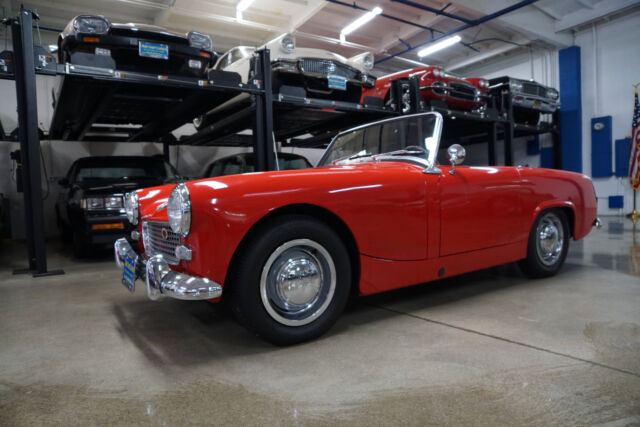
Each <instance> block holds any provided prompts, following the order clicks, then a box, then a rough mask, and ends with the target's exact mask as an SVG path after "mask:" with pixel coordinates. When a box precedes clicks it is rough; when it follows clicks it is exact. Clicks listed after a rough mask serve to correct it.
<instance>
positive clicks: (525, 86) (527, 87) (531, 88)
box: [489, 76, 560, 125]
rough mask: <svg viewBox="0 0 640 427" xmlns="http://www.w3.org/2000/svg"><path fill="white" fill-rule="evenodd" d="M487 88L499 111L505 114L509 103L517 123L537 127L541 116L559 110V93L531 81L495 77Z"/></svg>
mask: <svg viewBox="0 0 640 427" xmlns="http://www.w3.org/2000/svg"><path fill="white" fill-rule="evenodd" d="M489 88H490V89H489V93H490V95H491V96H492V97H493V99H494V103H495V105H496V107H497V108H498V110H499V111H502V112H504V113H505V114H506V108H507V105H508V102H509V103H511V105H512V106H513V119H514V121H515V122H517V123H522V124H527V125H537V124H538V122H539V121H540V115H541V114H553V113H555V112H556V111H557V110H558V108H560V99H559V98H560V94H559V92H558V91H557V90H556V89H554V88H552V87H549V86H545V85H542V84H540V83H538V82H535V81H533V80H523V79H516V78H513V77H509V76H502V77H496V78H493V79H490V80H489Z"/></svg>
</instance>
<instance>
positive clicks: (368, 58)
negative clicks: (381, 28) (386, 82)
mask: <svg viewBox="0 0 640 427" xmlns="http://www.w3.org/2000/svg"><path fill="white" fill-rule="evenodd" d="M373 61H374V58H373V54H372V53H371V52H367V53H366V54H365V55H364V57H363V58H362V66H363V67H364V69H365V70H367V71H370V70H372V69H373Z"/></svg>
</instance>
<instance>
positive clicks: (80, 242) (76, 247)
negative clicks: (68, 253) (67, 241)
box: [73, 232, 93, 258]
mask: <svg viewBox="0 0 640 427" xmlns="http://www.w3.org/2000/svg"><path fill="white" fill-rule="evenodd" d="M92 251H93V248H92V247H91V245H90V244H89V242H87V239H86V238H85V237H84V236H83V235H82V234H81V233H79V232H74V233H73V256H75V257H76V258H86V257H88V256H90V255H91V254H92Z"/></svg>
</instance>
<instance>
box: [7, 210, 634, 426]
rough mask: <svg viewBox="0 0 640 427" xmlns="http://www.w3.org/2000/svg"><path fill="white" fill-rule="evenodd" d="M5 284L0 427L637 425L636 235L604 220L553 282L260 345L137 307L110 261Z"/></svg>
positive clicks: (241, 334) (365, 314)
mask: <svg viewBox="0 0 640 427" xmlns="http://www.w3.org/2000/svg"><path fill="white" fill-rule="evenodd" d="M49 252H50V257H49V265H50V268H64V270H65V271H66V274H65V275H63V276H52V277H44V278H38V279H33V278H31V277H28V276H14V275H12V273H11V271H12V269H14V268H19V267H23V262H24V259H25V253H24V247H23V246H21V245H18V244H12V243H9V242H3V243H2V250H1V251H0V425H33V424H37V425H41V424H55V425H102V424H117V425H133V424H143V425H184V424H218V425H326V424H332V425H333V424H347V425H429V424H438V425H443V424H456V425H504V424H508V425H549V424H563V425H592V424H603V425H611V426H624V425H638V424H640V224H638V231H637V232H635V233H634V231H633V228H632V224H631V222H629V221H628V220H623V219H617V218H613V219H608V220H606V222H605V225H604V227H603V228H602V229H601V230H594V231H593V232H592V233H591V234H590V235H589V237H587V239H585V240H584V241H582V242H572V247H571V252H570V255H569V257H568V259H567V262H566V264H565V266H564V268H563V270H562V271H561V272H560V274H558V275H557V276H556V277H553V278H550V279H544V280H535V281H534V280H529V279H526V278H525V277H523V276H522V274H521V273H520V272H519V271H518V269H517V267H515V266H514V265H506V266H502V267H498V268H494V269H490V270H485V271H481V272H476V273H472V274H467V275H464V276H461V277H456V278H451V279H447V280H442V281H440V282H434V283H431V284H426V285H421V286H417V287H412V288H409V289H404V290H400V291H396V292H391V293H387V294H384V295H378V296H374V297H369V298H362V299H358V300H355V301H353V302H352V303H351V304H350V306H349V307H348V308H347V310H346V312H345V313H344V314H343V316H342V317H341V319H340V320H339V321H338V323H337V324H336V326H335V327H334V328H333V329H332V330H331V331H330V332H329V333H328V334H327V335H326V336H324V337H322V338H321V339H318V340H316V341H314V342H310V343H306V344H303V345H298V346H294V347H289V348H277V347H273V346H271V345H269V344H266V343H264V342H262V341H260V340H258V339H257V338H255V337H254V336H252V335H251V334H249V333H248V332H246V331H245V330H244V329H243V328H241V327H240V326H238V325H237V324H236V323H235V322H234V321H233V319H231V318H230V316H229V315H228V314H227V313H226V312H225V311H224V310H223V309H221V308H220V307H217V306H214V305H211V304H208V303H206V302H182V301H175V300H173V301H164V302H152V301H149V300H148V299H147V298H146V296H145V295H144V294H142V293H137V294H136V295H134V296H132V295H131V294H129V293H128V292H127V291H126V290H125V289H124V288H123V287H122V286H121V285H120V284H119V278H118V271H117V270H116V267H115V266H114V265H113V263H112V259H111V256H110V254H109V253H105V254H104V256H102V257H95V258H93V259H90V260H88V261H87V260H84V261H76V260H74V259H72V257H71V254H70V252H71V251H70V249H69V248H61V247H59V245H58V244H56V243H51V244H50V247H49Z"/></svg>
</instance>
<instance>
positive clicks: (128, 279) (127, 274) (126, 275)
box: [122, 257, 136, 292]
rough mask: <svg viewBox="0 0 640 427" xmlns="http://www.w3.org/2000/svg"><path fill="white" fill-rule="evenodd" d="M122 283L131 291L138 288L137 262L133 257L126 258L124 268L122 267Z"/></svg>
mask: <svg viewBox="0 0 640 427" xmlns="http://www.w3.org/2000/svg"><path fill="white" fill-rule="evenodd" d="M122 284H123V285H124V286H125V287H126V288H127V289H129V290H130V291H131V292H133V291H135V289H136V262H135V260H132V259H131V258H127V257H125V258H124V268H123V269H122Z"/></svg>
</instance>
